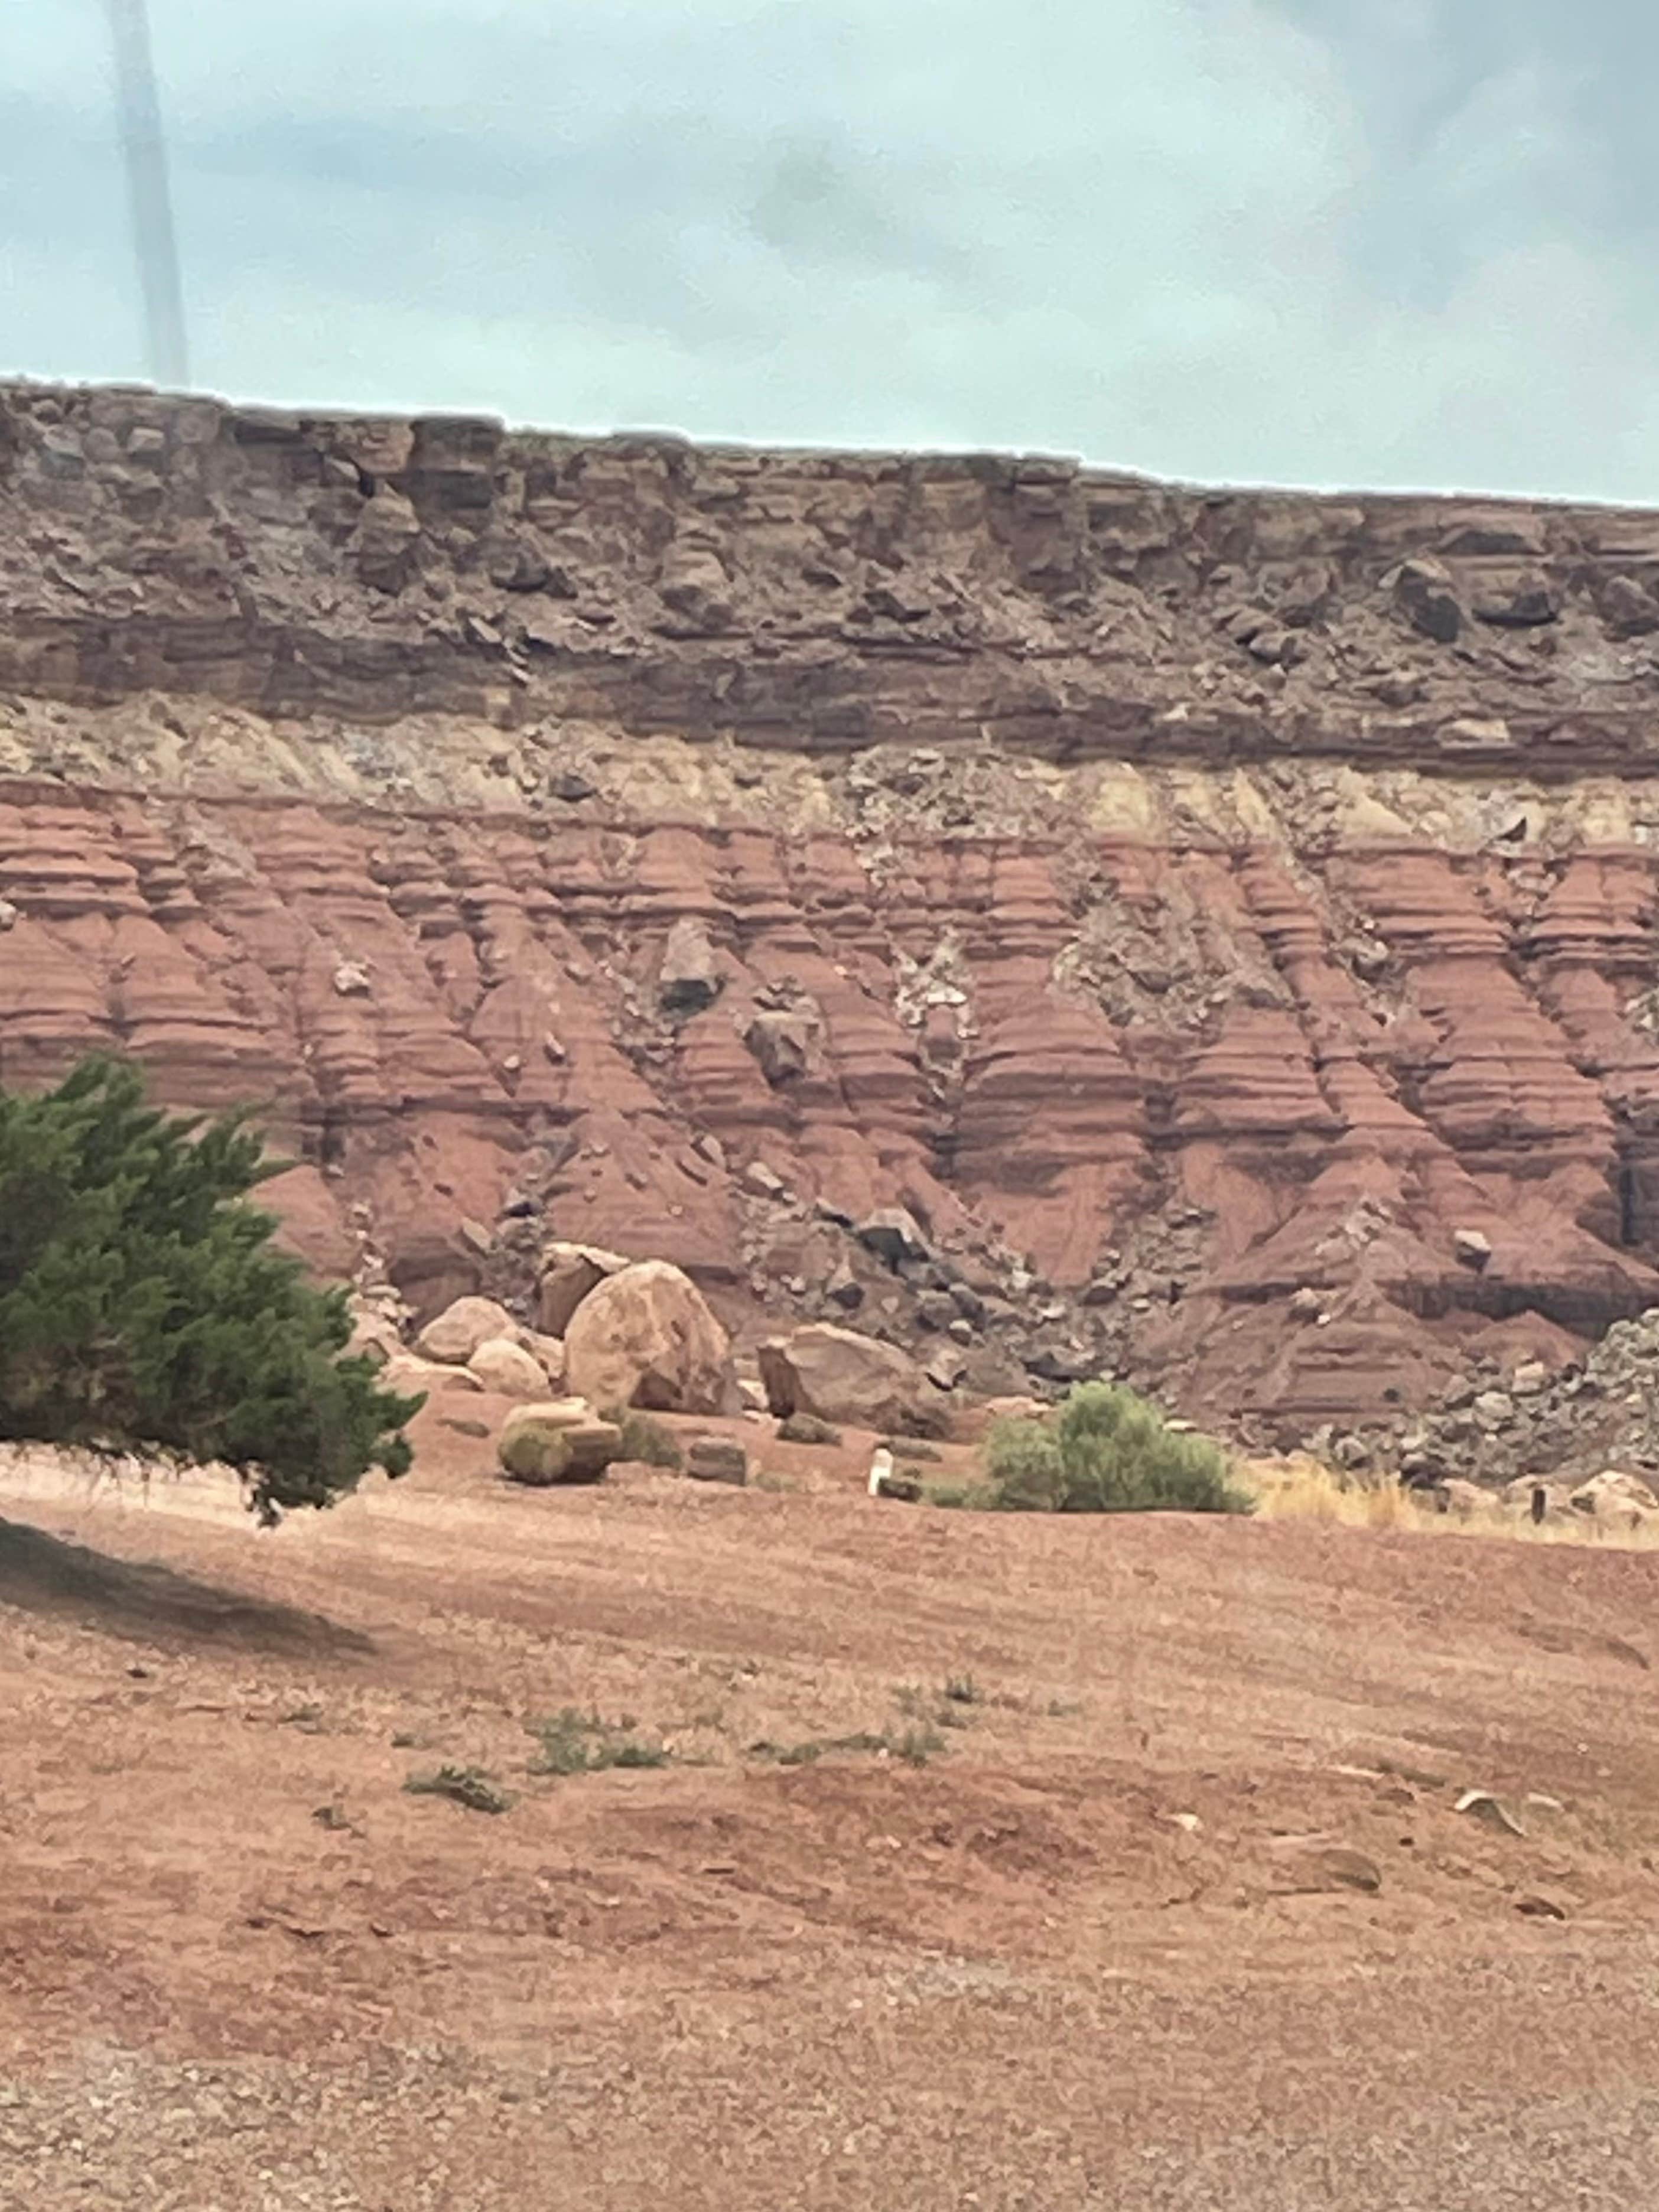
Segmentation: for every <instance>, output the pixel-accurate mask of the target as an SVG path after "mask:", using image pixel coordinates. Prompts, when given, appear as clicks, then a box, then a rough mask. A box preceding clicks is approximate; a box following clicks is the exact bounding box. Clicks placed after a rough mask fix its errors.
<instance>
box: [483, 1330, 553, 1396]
mask: <svg viewBox="0 0 1659 2212" xmlns="http://www.w3.org/2000/svg"><path fill="white" fill-rule="evenodd" d="M466 1364H467V1369H468V1371H469V1372H470V1373H471V1374H473V1375H476V1376H477V1378H478V1380H479V1382H480V1383H483V1387H484V1389H486V1390H494V1391H495V1393H496V1394H497V1395H499V1396H501V1397H503V1398H539V1397H541V1396H542V1395H544V1393H545V1391H546V1389H547V1388H548V1383H549V1380H550V1378H549V1376H547V1374H546V1373H545V1371H544V1369H543V1367H542V1365H541V1363H540V1361H539V1360H537V1359H534V1358H532V1357H531V1355H530V1353H529V1352H526V1350H525V1349H524V1346H522V1345H520V1344H515V1343H514V1342H513V1339H512V1338H511V1337H510V1336H491V1337H486V1338H485V1340H484V1341H483V1343H482V1344H481V1345H480V1346H478V1348H477V1351H476V1352H474V1353H473V1355H472V1357H471V1358H470V1359H469V1360H468V1361H467V1363H466Z"/></svg>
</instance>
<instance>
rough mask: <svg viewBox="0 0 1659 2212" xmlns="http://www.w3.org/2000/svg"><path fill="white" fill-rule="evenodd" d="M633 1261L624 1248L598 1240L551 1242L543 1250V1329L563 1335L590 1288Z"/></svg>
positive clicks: (539, 1293) (539, 1299)
mask: <svg viewBox="0 0 1659 2212" xmlns="http://www.w3.org/2000/svg"><path fill="white" fill-rule="evenodd" d="M627 1266H629V1261H627V1260H626V1259H624V1258H623V1255H622V1254H621V1253H620V1252H607V1251H606V1250H605V1249H604V1247H603V1246H601V1245H598V1244H567V1243H554V1244H549V1245H548V1246H547V1247H546V1248H545V1249H544V1251H543V1254H542V1267H541V1274H540V1276H539V1278H538V1283H537V1290H536V1313H537V1318H538V1321H539V1322H540V1323H541V1326H542V1329H543V1332H544V1334H546V1335H548V1336H559V1337H562V1335H563V1334H564V1333H565V1331H566V1329H567V1328H569V1326H570V1317H571V1316H572V1315H573V1314H574V1312H575V1310H576V1309H577V1307H578V1306H579V1305H580V1304H581V1302H582V1300H583V1299H584V1298H585V1297H586V1296H587V1295H588V1293H589V1291H595V1290H597V1289H598V1288H599V1285H600V1284H601V1283H602V1282H604V1281H605V1278H606V1277H607V1276H609V1275H616V1274H620V1273H621V1272H622V1270H623V1268H624V1267H627Z"/></svg>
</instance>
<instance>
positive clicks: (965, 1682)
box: [945, 1674, 985, 1705]
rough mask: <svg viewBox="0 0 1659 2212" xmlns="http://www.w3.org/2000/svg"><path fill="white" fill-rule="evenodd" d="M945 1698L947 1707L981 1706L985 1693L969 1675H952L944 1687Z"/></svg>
mask: <svg viewBox="0 0 1659 2212" xmlns="http://www.w3.org/2000/svg"><path fill="white" fill-rule="evenodd" d="M984 1702H985V1692H984V1691H983V1690H981V1688H980V1686H979V1684H978V1683H977V1682H976V1681H975V1680H974V1678H973V1676H972V1675H971V1674H952V1675H951V1676H950V1677H949V1678H948V1679H947V1680H946V1682H945V1703H946V1704H947V1705H983V1704H984Z"/></svg>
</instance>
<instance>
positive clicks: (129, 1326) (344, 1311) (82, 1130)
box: [0, 1059, 422, 1524]
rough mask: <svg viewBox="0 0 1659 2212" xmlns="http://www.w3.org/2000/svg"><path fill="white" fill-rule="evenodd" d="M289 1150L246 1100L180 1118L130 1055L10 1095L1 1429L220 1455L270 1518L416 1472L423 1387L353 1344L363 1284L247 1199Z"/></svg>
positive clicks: (0, 1310)
mask: <svg viewBox="0 0 1659 2212" xmlns="http://www.w3.org/2000/svg"><path fill="white" fill-rule="evenodd" d="M286 1164H287V1163H285V1162H283V1161H280V1160H273V1159H270V1158H267V1157H266V1155H265V1152H264V1146H263V1145H262V1143H261V1142H260V1139H259V1138H258V1136H257V1135H256V1134H255V1133H253V1131H252V1129H251V1128H250V1127H249V1126H248V1117H247V1115H246V1114H241V1113H234V1114H225V1115H218V1116H217V1117H216V1118H214V1119H212V1120H210V1121H204V1120H202V1119H201V1118H199V1117H196V1118H186V1117H184V1116H180V1115H170V1114H167V1113H165V1112H163V1111H161V1109H157V1108H155V1107H152V1106H150V1105H149V1104H148V1103H146V1101H145V1097H144V1086H143V1078H142V1077H141V1076H140V1075H139V1074H138V1073H137V1071H136V1070H134V1069H132V1068H131V1067H128V1066H125V1065H124V1064H123V1063H121V1062H119V1061H117V1060H107V1059H92V1060H85V1061H83V1062H82V1064H81V1066H79V1067H77V1068H76V1070H75V1071H74V1073H72V1074H71V1075H70V1076H69V1077H67V1078H66V1079H65V1080H64V1082H63V1083H61V1084H60V1085H58V1088H57V1089H56V1090H55V1091H46V1092H43V1093H40V1094H39V1095H35V1096H29V1097H25V1096H23V1095H21V1093H15V1092H9V1091H0V1441H3V1442H7V1443H49V1444H59V1445H64V1446H66V1447H68V1448H70V1449H76V1450H80V1451H82V1452H87V1453H91V1454H94V1455H97V1456H98V1457H100V1458H101V1459H104V1460H114V1459H118V1458H120V1457H123V1456H126V1455H136V1456H139V1457H143V1458H149V1459H160V1460H163V1461H173V1462H179V1463H185V1462H201V1463H210V1462H220V1463H222V1464H224V1465H227V1466H228V1467H231V1468H234V1470H235V1471H236V1473H237V1474H239V1475H240V1478H241V1480H242V1483H243V1486H244V1490H245V1493H246V1497H247V1499H248V1502H249V1504H251V1505H252V1508H253V1510H254V1511H255V1512H256V1513H257V1514H258V1517H259V1519H260V1520H261V1521H262V1522H265V1523H267V1524H269V1523H271V1522H276V1520H278V1519H279V1518H280V1517H281V1516H282V1515H283V1513H284V1512H285V1511H287V1510H289V1508H290V1507H293V1506H297V1505H329V1504H332V1503H333V1501H334V1500H335V1499H336V1498H340V1497H343V1496H344V1495H345V1494H346V1493H347V1492H349V1491H351V1490H353V1489H355V1488H356V1486H357V1484H358V1482H359V1481H360V1480H362V1476H363V1475H364V1474H366V1473H367V1472H368V1469H369V1468H372V1467H380V1468H384V1469H385V1470H386V1473H387V1474H392V1475H397V1474H403V1473H404V1470H405V1469H406V1468H408V1466H409V1464H410V1457H411V1454H410V1445H409V1442H408V1439H407V1437H405V1436H404V1433H403V1430H404V1424H405V1423H406V1422H407V1421H408V1420H409V1419H410V1418H411V1417H412V1416H413V1415H414V1414H415V1413H417V1412H418V1411H419V1410H420V1407H421V1405H422V1400H421V1399H420V1398H418V1397H410V1398H403V1397H397V1396H394V1395H392V1393H391V1392H390V1391H386V1390H383V1389H380V1385H379V1383H378V1382H377V1380H376V1377H375V1371H374V1368H373V1367H372V1366H371V1365H370V1364H369V1362H368V1360H367V1359H364V1358H356V1357H348V1356H346V1355H345V1346H346V1344H347V1341H348V1340H349V1337H350V1335H351V1329H352V1322H351V1316H350V1313H349V1310H348V1306H347V1300H346V1293H345V1292H344V1291H343V1290H333V1291H322V1290H318V1289H316V1288H314V1287H313V1285H311V1284H310V1283H308V1282H307V1280H306V1279H305V1273H304V1270H303V1268H302V1267H301V1263H300V1261H297V1260H295V1259H293V1258H290V1257H289V1255H286V1254H284V1253H282V1252H279V1251H277V1250H276V1249H274V1247H273V1244H272V1239H273V1237H274V1235H275V1233H276V1219H275V1218H274V1217H273V1216H272V1215H270V1214H269V1213H265V1212H261V1211H260V1210H259V1209H258V1208H257V1207H256V1206H251V1205H250V1204H248V1202H247V1198H248V1194H249V1192H250V1191H252V1190H253V1189H254V1188H256V1187H257V1186H258V1184H259V1183H261V1182H265V1181H266V1180H267V1179H268V1178H269V1177H270V1176H273V1175H276V1174H277V1173H279V1172H280V1171H281V1170H282V1169H283V1167H284V1166H285V1165H286Z"/></svg>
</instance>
